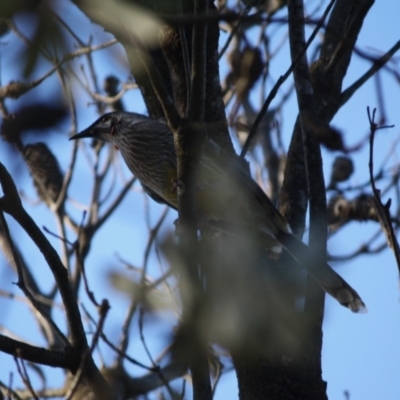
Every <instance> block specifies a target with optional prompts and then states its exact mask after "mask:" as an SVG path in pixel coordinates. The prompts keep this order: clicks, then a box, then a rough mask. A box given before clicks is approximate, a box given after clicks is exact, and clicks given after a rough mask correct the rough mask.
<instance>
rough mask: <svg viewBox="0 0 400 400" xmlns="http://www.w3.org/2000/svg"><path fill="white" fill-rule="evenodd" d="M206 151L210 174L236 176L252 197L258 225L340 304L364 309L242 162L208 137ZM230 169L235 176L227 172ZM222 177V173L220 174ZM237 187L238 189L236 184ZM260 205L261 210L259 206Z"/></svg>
mask: <svg viewBox="0 0 400 400" xmlns="http://www.w3.org/2000/svg"><path fill="white" fill-rule="evenodd" d="M207 153H208V154H209V155H210V156H209V157H205V160H204V162H205V163H207V164H208V167H207V169H208V171H209V173H210V174H211V173H214V174H226V179H227V181H228V182H231V181H232V179H239V184H238V185H239V186H238V187H239V190H244V191H246V192H247V198H248V199H250V200H251V199H254V201H250V203H249V204H248V207H257V210H255V213H256V214H260V217H259V218H258V219H257V222H258V223H260V225H261V229H263V226H264V227H265V228H266V231H267V233H268V234H271V233H272V234H273V236H274V237H275V238H276V240H277V241H278V242H279V243H280V244H281V245H282V246H283V247H284V248H285V249H286V250H287V251H288V252H289V254H291V256H292V257H293V258H294V259H296V260H297V261H298V262H299V263H300V264H301V265H302V267H303V268H304V269H305V270H306V271H307V272H308V273H309V275H310V276H311V277H312V278H313V279H314V280H315V281H316V282H317V283H318V284H319V285H320V286H321V288H322V289H323V290H324V291H325V292H326V293H329V294H330V295H331V296H333V297H334V298H335V299H336V300H337V301H338V302H339V303H340V304H342V305H343V306H346V307H348V308H350V310H351V311H354V312H365V311H366V306H365V304H364V302H363V301H362V300H361V298H360V296H359V295H358V293H357V292H356V291H355V290H354V289H353V288H352V287H351V286H350V285H349V284H348V283H347V282H346V281H345V280H344V279H343V278H342V277H341V276H340V275H338V274H337V273H336V272H335V271H334V270H333V269H332V268H331V267H330V266H329V265H328V264H327V263H323V264H322V265H321V264H319V263H318V264H316V263H315V259H316V257H315V254H314V253H313V252H312V250H311V249H310V248H309V247H308V246H307V245H306V244H304V243H303V242H302V241H301V240H299V239H297V238H296V237H295V236H294V235H293V234H292V233H291V230H290V227H289V225H288V223H287V221H286V220H285V218H284V217H283V216H282V215H281V213H280V212H279V211H278V210H277V209H276V208H275V206H274V205H273V204H272V202H271V200H270V199H269V198H268V196H267V195H266V194H265V193H264V191H263V190H262V189H261V188H260V187H259V186H258V184H257V183H256V182H255V181H254V180H253V179H252V178H251V177H250V176H249V174H248V173H247V171H246V170H245V169H244V168H243V167H242V165H241V164H240V163H239V162H238V161H237V160H235V159H234V158H233V157H231V156H230V155H228V154H227V153H226V152H225V151H224V150H223V149H221V148H220V147H219V146H218V145H217V144H216V143H215V142H213V141H211V140H208V141H207V143H206V147H205V154H207ZM220 169H222V170H225V172H222V171H220ZM232 173H233V174H234V175H233V176H234V178H232V177H229V176H228V175H229V174H232ZM221 179H224V177H223V176H222V178H221ZM236 190H238V189H237V188H236ZM260 206H261V207H262V208H263V210H261V209H260Z"/></svg>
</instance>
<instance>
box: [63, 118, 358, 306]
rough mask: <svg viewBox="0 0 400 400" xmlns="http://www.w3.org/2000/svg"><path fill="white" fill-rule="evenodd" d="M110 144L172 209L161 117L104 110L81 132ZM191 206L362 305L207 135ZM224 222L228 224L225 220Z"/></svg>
mask: <svg viewBox="0 0 400 400" xmlns="http://www.w3.org/2000/svg"><path fill="white" fill-rule="evenodd" d="M85 137H92V138H96V139H99V140H103V141H105V142H109V143H112V144H114V145H115V146H116V147H117V148H119V149H120V151H121V154H122V157H123V158H124V160H125V162H126V164H127V166H128V167H129V169H130V170H131V171H132V173H133V174H134V175H135V176H136V177H137V178H138V179H139V180H140V181H141V183H142V185H143V187H144V189H145V191H146V192H147V193H148V194H149V195H150V196H151V197H152V198H153V199H155V200H156V201H159V202H160V201H162V202H165V203H167V204H168V205H170V206H171V207H173V208H175V209H176V208H177V205H178V199H177V192H176V190H174V183H173V182H174V181H175V184H176V179H177V162H176V154H175V148H174V143H173V135H172V132H171V131H170V129H169V127H168V125H167V124H166V123H165V122H163V121H158V120H153V119H150V118H148V117H146V116H144V115H141V114H136V113H128V112H112V113H108V114H104V115H103V116H102V117H100V118H99V119H98V120H97V121H95V122H94V123H93V124H92V125H91V126H89V127H88V128H87V129H85V130H84V131H82V132H81V133H79V134H77V135H75V136H73V137H71V139H80V138H85ZM197 184H198V188H197V203H198V204H197V205H198V209H199V212H200V213H201V214H202V217H205V218H209V219H210V220H213V219H217V220H222V221H225V220H227V221H228V222H229V223H233V224H234V225H236V226H246V227H249V226H251V227H253V229H255V230H258V231H259V233H260V234H262V235H264V236H263V237H264V245H265V246H266V247H276V246H278V245H281V246H283V247H284V248H285V249H286V250H287V251H288V252H289V253H290V254H291V255H292V256H293V257H294V258H295V259H296V260H297V261H299V263H300V264H301V265H302V266H303V267H304V268H305V269H306V270H307V272H308V273H309V274H310V275H311V276H312V277H313V278H314V279H315V280H316V281H317V282H318V283H319V284H320V286H321V287H322V288H323V289H324V291H325V292H327V293H329V294H330V295H332V296H333V297H334V298H336V299H337V300H338V301H339V302H340V303H341V304H342V305H344V306H346V307H349V308H350V309H351V310H352V311H355V312H359V311H363V310H365V305H364V303H363V301H362V300H361V298H360V296H359V295H358V294H357V292H356V291H355V290H354V289H353V288H351V286H350V285H348V284H347V282H346V281H344V279H343V278H341V277H340V276H339V275H338V274H337V273H336V272H335V271H334V270H333V269H332V268H331V267H330V266H329V265H328V264H324V265H313V263H312V262H310V261H312V260H313V259H315V256H314V254H313V253H312V252H311V250H310V249H309V248H308V246H306V245H305V244H304V243H302V242H301V241H300V240H298V239H297V238H296V237H295V236H294V235H293V234H292V233H291V231H290V228H289V225H288V223H287V222H286V220H285V219H284V217H283V216H282V215H281V214H280V213H279V211H278V210H277V209H276V208H275V206H274V205H273V204H272V203H271V201H270V200H269V198H268V197H267V195H266V194H265V193H264V192H263V190H262V189H261V188H260V187H259V186H258V185H257V183H256V182H255V181H254V180H253V179H251V177H249V175H248V174H247V172H246V171H245V170H244V168H243V167H242V166H241V165H240V163H239V162H238V161H237V160H235V159H234V158H232V157H230V156H229V155H228V154H226V153H225V152H224V151H223V149H221V148H220V147H219V146H218V145H217V144H216V143H214V142H213V141H211V140H207V141H206V143H205V146H204V148H203V149H202V154H201V157H200V162H199V170H198V173H197ZM228 226H229V224H228Z"/></svg>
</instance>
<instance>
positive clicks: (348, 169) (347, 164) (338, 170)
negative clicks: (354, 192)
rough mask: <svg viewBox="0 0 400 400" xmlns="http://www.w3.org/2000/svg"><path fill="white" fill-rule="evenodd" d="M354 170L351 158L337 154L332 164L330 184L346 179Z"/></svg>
mask: <svg viewBox="0 0 400 400" xmlns="http://www.w3.org/2000/svg"><path fill="white" fill-rule="evenodd" d="M353 172H354V165H353V160H352V159H351V158H349V157H345V156H339V157H336V158H335V161H334V162H333V165H332V172H331V184H336V183H338V182H344V181H347V179H349V178H350V176H351V174H352V173H353Z"/></svg>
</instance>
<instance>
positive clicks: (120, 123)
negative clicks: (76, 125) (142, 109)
mask: <svg viewBox="0 0 400 400" xmlns="http://www.w3.org/2000/svg"><path fill="white" fill-rule="evenodd" d="M144 120H148V117H146V116H145V115H141V114H136V113H128V112H120V111H114V112H110V113H107V114H104V115H102V116H101V117H100V118H99V119H97V120H96V121H95V122H94V123H93V124H92V125H90V126H89V127H88V128H86V129H85V130H83V131H82V132H79V133H78V134H76V135H74V136H71V137H70V140H75V139H83V138H92V139H97V140H102V141H104V142H109V143H114V144H118V142H119V136H120V135H121V132H122V133H123V132H125V131H126V130H125V129H124V127H126V128H129V127H131V126H132V125H134V124H135V123H138V122H141V121H144ZM128 130H129V129H128Z"/></svg>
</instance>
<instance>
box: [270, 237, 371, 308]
mask: <svg viewBox="0 0 400 400" xmlns="http://www.w3.org/2000/svg"><path fill="white" fill-rule="evenodd" d="M275 237H276V239H277V240H278V241H279V243H281V244H282V246H283V247H284V248H285V249H286V250H287V251H288V252H289V253H290V254H291V255H292V257H294V258H295V259H296V260H297V261H298V262H299V263H300V264H301V265H302V266H303V267H304V268H305V269H306V270H307V272H308V274H309V275H310V276H311V277H312V278H313V279H314V280H315V281H316V282H317V283H318V284H319V285H320V286H321V287H322V289H323V290H324V291H325V292H326V293H329V294H330V295H331V296H332V297H334V298H335V299H336V300H337V301H338V302H339V303H340V304H342V305H343V306H345V307H348V308H350V310H351V311H354V312H366V311H367V308H366V306H365V304H364V302H363V301H362V300H361V297H360V296H359V294H358V293H357V292H356V291H355V290H354V289H353V288H352V287H351V286H350V285H349V284H348V283H347V282H346V281H345V280H344V279H343V278H342V277H341V276H340V275H338V274H337V273H336V272H335V271H334V270H333V269H332V268H331V267H330V266H329V265H328V264H327V263H325V264H322V265H321V264H316V263H314V262H313V260H315V254H314V253H313V252H312V251H311V250H310V248H309V247H308V246H307V245H306V244H304V243H303V242H302V241H301V240H299V239H297V238H296V237H295V236H294V235H292V234H291V233H287V232H279V233H278V234H276V235H275Z"/></svg>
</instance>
